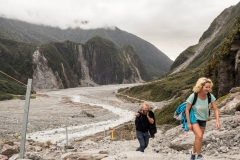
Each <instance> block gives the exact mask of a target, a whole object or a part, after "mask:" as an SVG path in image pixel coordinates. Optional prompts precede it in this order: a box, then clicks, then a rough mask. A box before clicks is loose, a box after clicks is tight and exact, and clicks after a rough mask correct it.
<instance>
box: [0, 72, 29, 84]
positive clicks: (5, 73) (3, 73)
mask: <svg viewBox="0 0 240 160" xmlns="http://www.w3.org/2000/svg"><path fill="white" fill-rule="evenodd" d="M0 73H2V74H4V75H5V76H7V77H9V78H11V79H13V80H15V81H17V82H18V83H20V84H22V85H24V86H25V87H27V85H26V84H24V83H22V82H20V81H19V80H17V79H15V78H13V77H11V76H9V75H8V74H6V73H4V72H3V71H1V70H0Z"/></svg>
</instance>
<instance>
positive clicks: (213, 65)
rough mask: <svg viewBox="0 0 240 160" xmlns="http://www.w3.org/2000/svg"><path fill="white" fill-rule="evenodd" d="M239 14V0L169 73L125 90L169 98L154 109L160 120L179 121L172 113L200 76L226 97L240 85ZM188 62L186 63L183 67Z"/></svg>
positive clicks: (149, 98) (142, 97)
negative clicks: (210, 81) (164, 103)
mask: <svg viewBox="0 0 240 160" xmlns="http://www.w3.org/2000/svg"><path fill="white" fill-rule="evenodd" d="M239 17H240V3H238V4H237V5H236V6H232V7H229V8H227V9H225V10H224V11H223V12H222V13H221V14H220V15H219V16H218V17H217V18H216V19H215V20H214V22H213V23H212V24H211V25H210V27H209V29H208V30H207V31H206V32H204V34H203V36H202V37H201V38H200V42H199V43H198V44H196V45H194V46H190V47H188V48H187V49H186V50H185V51H184V52H183V53H181V54H180V55H179V57H177V59H176V61H175V62H174V63H173V66H172V70H171V71H170V72H169V74H167V75H165V76H164V77H162V78H160V79H159V80H157V81H153V82H151V83H147V84H144V85H141V86H136V87H132V88H130V89H126V90H125V94H126V95H128V96H131V97H135V98H138V99H140V100H145V101H157V102H158V101H164V100H169V101H168V102H169V104H168V105H165V106H164V107H163V108H162V109H157V110H156V112H155V113H156V117H157V122H158V124H166V123H171V124H178V123H179V122H177V121H176V120H175V119H174V118H173V113H174V111H175V109H176V107H177V106H178V105H179V104H180V103H182V102H184V101H185V99H186V97H187V96H188V95H189V94H191V93H192V88H193V86H194V85H195V83H196V81H197V79H198V78H200V77H208V78H211V79H212V81H213V83H214V86H213V94H214V95H215V96H216V97H217V98H224V97H225V95H227V94H228V93H229V92H230V90H231V89H232V88H233V87H237V86H239V85H240V63H239V61H240V18H239ZM194 54H196V55H194ZM191 57H192V58H191ZM185 62H186V63H187V64H186V65H185V66H183V67H182V66H181V64H182V63H185ZM179 66H180V67H181V68H178V67H179ZM177 69H179V70H178V71H176V70H177ZM174 71H176V72H174ZM121 91H123V90H121ZM122 93H124V92H122Z"/></svg>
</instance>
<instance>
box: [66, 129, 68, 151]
mask: <svg viewBox="0 0 240 160" xmlns="http://www.w3.org/2000/svg"><path fill="white" fill-rule="evenodd" d="M67 148H68V129H67V126H66V149H67Z"/></svg>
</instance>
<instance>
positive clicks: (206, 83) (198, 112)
mask: <svg viewBox="0 0 240 160" xmlns="http://www.w3.org/2000/svg"><path fill="white" fill-rule="evenodd" d="M212 87H213V83H212V81H211V80H210V79H208V78H205V77H202V78H199V79H198V81H197V83H196V85H195V86H194V87H193V92H194V93H192V94H191V95H190V96H189V97H188V98H187V100H186V101H187V105H186V118H187V123H188V129H189V130H192V131H193V133H194V134H195V140H194V142H193V150H192V152H191V159H190V160H195V159H203V156H202V155H201V149H202V139H203V134H204V131H205V127H206V121H207V119H208V115H209V113H208V112H209V110H208V97H207V95H208V93H209V92H211V91H212ZM195 93H197V101H196V103H195V104H194V105H193V106H192V103H193V99H194V94H195ZM210 95H211V102H210V103H211V104H212V107H213V110H214V114H215V117H216V127H217V129H219V128H220V120H219V112H218V108H217V105H216V102H215V100H216V98H215V97H214V96H213V95H212V94H210ZM190 109H193V112H194V116H195V118H196V121H197V123H193V124H191V122H190V116H189V112H190Z"/></svg>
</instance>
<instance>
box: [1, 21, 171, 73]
mask: <svg viewBox="0 0 240 160" xmlns="http://www.w3.org/2000/svg"><path fill="white" fill-rule="evenodd" d="M96 35H97V36H100V37H102V38H106V39H109V40H111V41H113V42H114V43H115V45H116V46H117V47H118V48H122V47H123V46H125V45H131V46H132V47H133V49H134V51H135V52H136V53H137V54H138V56H139V57H140V59H141V60H142V62H143V63H144V65H145V68H146V70H147V72H148V74H149V75H150V76H151V77H160V76H162V75H164V74H165V73H167V72H168V71H169V70H170V66H171V64H172V60H171V59H170V58H169V57H167V56H166V55H165V54H164V53H162V52H161V51H160V50H159V49H157V48H156V47H155V46H153V45H152V44H150V43H149V42H147V41H145V40H143V39H141V38H139V37H137V36H135V35H133V34H130V33H128V32H125V31H122V30H120V29H118V28H116V29H115V30H111V29H91V30H83V29H80V28H76V29H65V30H61V29H59V28H53V27H47V26H41V25H34V24H29V23H25V22H21V21H17V20H10V19H5V18H0V37H4V38H8V39H12V40H17V41H23V42H27V43H33V44H37V45H40V44H44V43H48V42H62V41H66V40H70V41H73V42H77V43H85V42H87V41H88V40H89V39H90V38H92V37H94V36H96Z"/></svg>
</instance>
